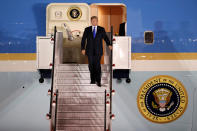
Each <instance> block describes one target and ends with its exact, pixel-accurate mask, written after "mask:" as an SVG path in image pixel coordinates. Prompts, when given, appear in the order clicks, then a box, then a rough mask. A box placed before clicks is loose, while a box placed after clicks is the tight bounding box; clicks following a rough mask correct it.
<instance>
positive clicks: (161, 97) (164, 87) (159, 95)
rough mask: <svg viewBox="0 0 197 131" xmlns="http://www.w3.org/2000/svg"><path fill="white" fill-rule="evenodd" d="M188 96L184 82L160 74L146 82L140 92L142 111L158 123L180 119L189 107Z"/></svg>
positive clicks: (145, 115) (139, 101)
mask: <svg viewBox="0 0 197 131" xmlns="http://www.w3.org/2000/svg"><path fill="white" fill-rule="evenodd" d="M187 103H188V96H187V92H186V90H185V88H184V86H183V84H182V83H181V82H180V81H178V80H177V79H175V78H173V77H171V76H166V75H159V76H155V77H152V78H151V79H149V80H147V81H146V82H144V84H143V85H142V87H141V88H140V90H139V92H138V97H137V104H138V108H139V111H140V113H141V114H142V115H143V116H144V117H145V118H146V119H148V120H150V121H152V122H156V123H167V122H171V121H174V120H176V119H178V118H179V117H180V116H181V115H182V114H183V113H184V111H185V109H186V108H187Z"/></svg>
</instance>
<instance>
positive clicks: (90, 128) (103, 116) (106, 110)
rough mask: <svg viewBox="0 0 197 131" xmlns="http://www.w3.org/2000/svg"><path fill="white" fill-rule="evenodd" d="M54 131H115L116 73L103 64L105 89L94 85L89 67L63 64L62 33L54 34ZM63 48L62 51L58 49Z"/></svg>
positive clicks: (51, 117) (48, 115) (51, 118)
mask: <svg viewBox="0 0 197 131" xmlns="http://www.w3.org/2000/svg"><path fill="white" fill-rule="evenodd" d="M54 34H55V35H54V59H53V60H54V61H53V63H54V64H53V65H52V66H53V67H52V86H51V89H50V90H49V92H48V93H49V94H50V95H51V102H50V111H49V114H47V117H48V118H49V119H50V120H51V131H111V118H112V117H113V115H112V114H111V110H112V106H111V104H112V92H113V91H112V74H111V72H112V69H111V64H103V65H102V66H101V69H102V77H101V85H102V86H101V87H98V86H97V85H96V84H90V73H89V69H88V64H62V63H61V58H60V57H61V51H59V50H60V48H59V47H61V43H62V40H61V38H62V37H63V35H62V33H59V32H57V31H56V28H55V32H54ZM58 46H59V47H58Z"/></svg>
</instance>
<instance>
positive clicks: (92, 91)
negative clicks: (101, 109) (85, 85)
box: [59, 89, 105, 93]
mask: <svg viewBox="0 0 197 131" xmlns="http://www.w3.org/2000/svg"><path fill="white" fill-rule="evenodd" d="M59 93H105V90H102V89H100V90H98V89H95V90H90V91H78V90H75V91H74V90H72V91H65V90H59Z"/></svg>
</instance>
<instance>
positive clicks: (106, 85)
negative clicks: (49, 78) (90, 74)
mask: <svg viewBox="0 0 197 131" xmlns="http://www.w3.org/2000/svg"><path fill="white" fill-rule="evenodd" d="M59 86H65V87H67V86H80V87H83V86H92V87H98V86H97V85H96V84H88V83H82V84H79V83H77V84H76V83H73V84H69V83H68V84H64V83H63V84H59V83H58V84H55V88H56V87H59ZM107 87H109V84H102V83H101V87H98V88H107Z"/></svg>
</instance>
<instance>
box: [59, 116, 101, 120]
mask: <svg viewBox="0 0 197 131" xmlns="http://www.w3.org/2000/svg"><path fill="white" fill-rule="evenodd" d="M103 119H105V118H104V116H103V117H102V118H98V117H95V118H94V117H92V118H57V120H103Z"/></svg>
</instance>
